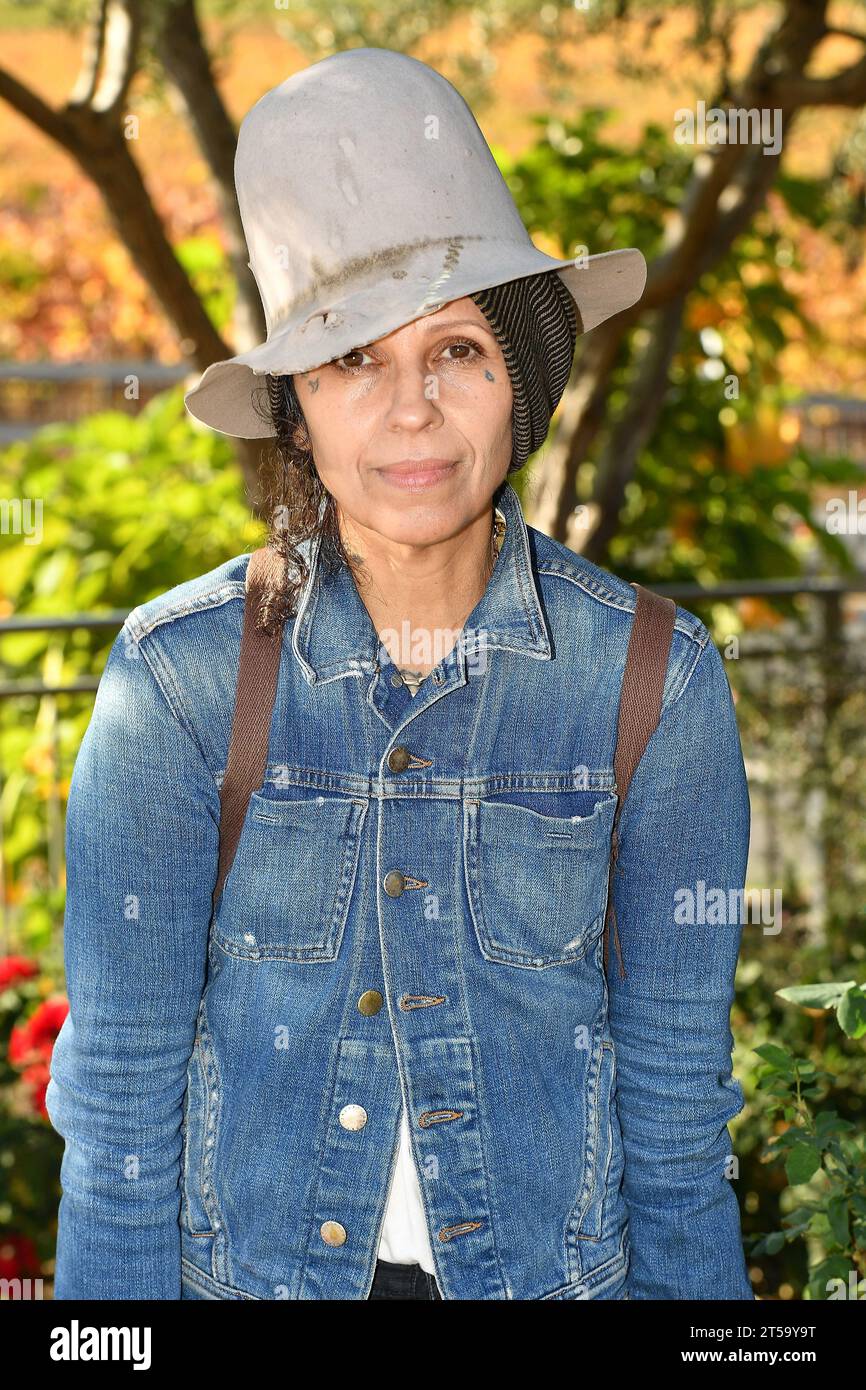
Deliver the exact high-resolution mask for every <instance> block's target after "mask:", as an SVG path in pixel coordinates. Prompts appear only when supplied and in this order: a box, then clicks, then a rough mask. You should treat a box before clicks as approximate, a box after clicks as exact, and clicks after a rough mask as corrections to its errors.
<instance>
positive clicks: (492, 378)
mask: <svg viewBox="0 0 866 1390" xmlns="http://www.w3.org/2000/svg"><path fill="white" fill-rule="evenodd" d="M484 375H485V376H486V377H487V380H488V381H495V380H496V377H495V376H494V375H493V373H492V372H491V370H490V368H489V367H485V368H484Z"/></svg>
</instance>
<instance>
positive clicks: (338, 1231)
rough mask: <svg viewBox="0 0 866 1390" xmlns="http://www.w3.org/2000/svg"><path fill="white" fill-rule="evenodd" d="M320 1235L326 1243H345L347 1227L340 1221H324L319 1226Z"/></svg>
mask: <svg viewBox="0 0 866 1390" xmlns="http://www.w3.org/2000/svg"><path fill="white" fill-rule="evenodd" d="M319 1235H320V1236H321V1237H322V1240H323V1241H324V1242H325V1244H326V1245H345V1243H346V1228H345V1226H341V1225H340V1223H339V1221H323V1222H322V1224H321V1226H320V1227H319Z"/></svg>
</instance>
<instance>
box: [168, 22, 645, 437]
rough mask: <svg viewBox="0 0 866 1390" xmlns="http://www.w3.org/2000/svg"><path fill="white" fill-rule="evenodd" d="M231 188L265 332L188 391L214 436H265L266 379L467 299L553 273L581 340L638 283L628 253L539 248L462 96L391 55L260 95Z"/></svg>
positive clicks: (318, 67)
mask: <svg viewBox="0 0 866 1390" xmlns="http://www.w3.org/2000/svg"><path fill="white" fill-rule="evenodd" d="M235 185H236V188H237V195H238V203H239V206H240V212H241V220H242V222H243V228H244V234H245V237H246V241H247V248H248V251H249V256H250V259H249V262H248V265H249V267H250V270H251V271H252V273H253V276H254V277H255V281H256V284H257V285H258V289H259V293H260V295H261V298H262V305H263V308H264V313H265V324H266V330H267V337H266V339H265V341H264V342H261V343H258V344H257V345H256V346H255V347H252V348H250V349H249V350H248V351H246V352H240V353H238V354H237V355H236V356H234V357H230V358H228V359H226V360H225V361H222V362H213V363H212V364H211V365H210V366H209V367H208V368H207V369H206V370H205V372H204V373H203V374H202V376H201V378H200V380H199V381H198V383H197V384H196V385H195V386H194V387H192V388H191V389H190V390H189V391H187V392H186V394H185V396H184V400H185V403H186V406H187V409H188V410H189V411H190V413H191V414H192V415H194V416H195V417H196V418H197V419H198V420H201V421H203V422H204V423H205V424H207V425H210V426H211V428H213V429H216V430H219V431H221V432H222V433H223V434H230V435H237V436H240V437H241V438H244V439H263V438H266V437H267V436H269V435H273V434H274V425H273V422H272V419H271V416H270V411H269V409H268V396H267V389H266V377H267V375H268V374H272V375H275V376H282V375H286V374H289V375H296V374H298V373H302V372H308V371H310V370H312V368H313V367H319V366H322V365H323V364H324V363H326V362H332V361H334V360H335V359H336V358H339V357H343V356H344V355H345V354H346V353H348V352H351V351H352V350H353V349H354V348H358V347H364V346H365V345H366V344H368V343H372V342H375V341H376V340H377V339H378V338H381V337H383V336H384V335H385V334H387V333H392V332H394V331H395V330H396V329H398V328H402V327H403V326H404V325H405V324H407V323H411V322H413V321H414V320H415V319H418V318H421V317H422V316H424V315H426V314H431V313H436V312H438V310H439V309H441V308H443V306H444V305H445V304H447V303H450V302H451V301H452V300H455V299H462V298H463V297H464V296H466V295H473V296H475V295H478V292H479V291H483V290H488V289H489V288H491V287H493V286H502V285H504V284H506V283H507V282H511V281H518V280H522V279H525V278H526V277H528V276H536V275H538V274H540V273H541V272H548V273H550V274H551V275H556V276H557V277H558V278H559V279H560V280H561V281H562V283H563V284H564V285H565V287H566V289H567V290H568V292H569V294H570V295H571V298H572V300H573V302H574V306H575V309H576V312H577V315H578V322H579V327H580V331H581V332H583V333H586V332H588V331H589V330H590V329H591V328H595V327H596V325H598V324H600V323H603V322H604V320H605V319H607V318H610V317H611V316H612V315H613V314H617V313H619V312H620V311H621V310H623V309H627V308H628V307H629V306H630V305H632V304H634V303H635V302H636V301H637V300H638V299H639V298H640V296H641V294H642V293H643V289H644V285H645V283H646V262H645V260H644V257H643V255H642V254H641V252H640V251H639V250H637V249H635V248H628V249H626V250H619V251H606V252H602V253H601V254H598V255H592V256H586V257H583V258H577V259H576V260H560V259H557V258H556V257H554V256H548V255H547V254H546V253H545V252H543V251H540V250H539V249H538V247H537V246H536V245H535V244H534V242H533V241H532V239H531V238H530V236H529V233H528V232H527V230H526V228H525V226H524V225H523V221H522V219H521V217H520V213H519V212H518V210H517V206H516V204H515V202H514V199H513V198H512V196H511V193H510V191H509V189H508V186H507V184H506V182H505V180H504V179H503V177H502V175H501V173H500V171H499V168H498V166H497V164H496V161H495V159H494V158H493V154H492V152H491V150H490V148H489V146H488V144H487V142H486V140H485V139H484V136H483V135H482V133H481V130H480V128H479V126H478V123H477V121H476V120H475V117H474V116H473V114H472V112H471V110H470V109H469V106H468V105H467V104H466V102H465V101H464V99H463V97H462V96H461V95H460V93H459V92H458V91H457V90H456V88H455V87H453V86H452V84H451V83H450V82H448V80H447V79H446V78H444V77H443V76H442V75H441V73H438V72H436V71H435V69H433V68H431V67H428V65H427V64H426V63H422V62H420V61H419V60H418V59H417V58H410V57H409V56H408V55H407V54H404V53H398V52H394V51H392V50H391V49H384V48H353V49H349V50H346V51H344V52H342V53H335V54H333V55H332V56H331V57H329V58H324V59H322V61H321V62H318V63H314V64H312V65H311V66H310V67H308V68H304V69H303V70H302V71H301V72H298V73H295V74H294V75H293V76H292V77H290V78H288V79H287V80H286V81H285V82H282V83H280V85H279V86H277V87H274V88H273V89H272V90H271V91H269V92H266V93H265V95H264V96H263V97H261V98H260V99H259V101H257V102H256V103H255V105H254V106H253V107H252V108H251V109H250V111H248V112H247V115H246V116H245V117H244V120H243V121H242V123H241V127H240V131H239V135H238V144H237V151H236V155H235ZM476 303H479V304H480V307H482V309H483V308H484V303H483V301H482V298H481V296H480V295H478V298H476ZM491 303H492V299H491Z"/></svg>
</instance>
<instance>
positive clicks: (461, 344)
mask: <svg viewBox="0 0 866 1390" xmlns="http://www.w3.org/2000/svg"><path fill="white" fill-rule="evenodd" d="M452 348H469V349H470V352H469V353H467V354H466V355H465V356H463V357H452V358H450V359H448V360H450V361H452V362H471V361H472V356H471V354H472V353H474V354H475V355H476V356H481V355H483V354H482V353H481V349H480V348H479V346H478V344H477V343H473V341H472V339H471V338H458V339H457V340H456V341H455V342H453V343H448V344H446V346H445V348H444V349H443V350H444V351H445V352H450V351H451V349H452Z"/></svg>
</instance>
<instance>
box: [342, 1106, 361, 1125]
mask: <svg viewBox="0 0 866 1390" xmlns="http://www.w3.org/2000/svg"><path fill="white" fill-rule="evenodd" d="M366 1123H367V1112H366V1110H365V1109H364V1107H363V1105H344V1106H343V1108H342V1110H341V1111H340V1124H341V1125H342V1126H343V1129H363V1128H364V1125H365V1124H366Z"/></svg>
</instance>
